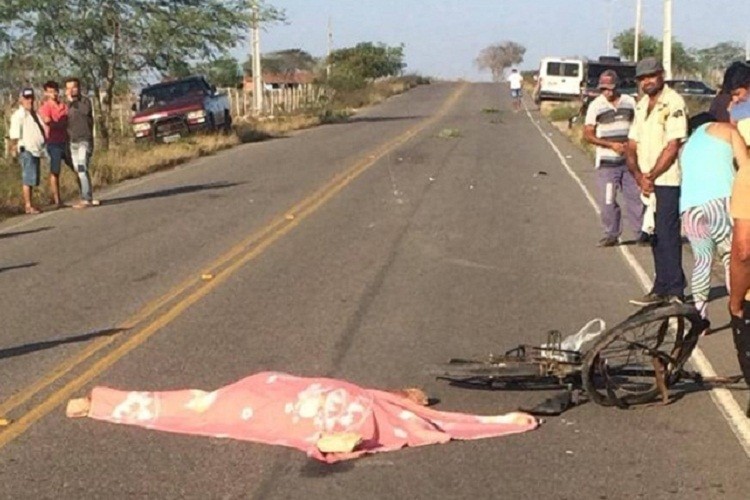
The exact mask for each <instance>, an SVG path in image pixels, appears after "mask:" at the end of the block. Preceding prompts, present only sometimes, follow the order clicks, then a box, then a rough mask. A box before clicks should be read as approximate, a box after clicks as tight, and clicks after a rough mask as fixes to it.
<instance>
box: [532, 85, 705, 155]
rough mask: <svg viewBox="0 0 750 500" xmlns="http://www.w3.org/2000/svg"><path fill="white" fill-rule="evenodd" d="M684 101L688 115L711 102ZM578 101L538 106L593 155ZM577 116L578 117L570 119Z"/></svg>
mask: <svg viewBox="0 0 750 500" xmlns="http://www.w3.org/2000/svg"><path fill="white" fill-rule="evenodd" d="M685 102H686V104H687V106H688V111H689V114H690V116H694V115H696V114H698V113H701V112H703V111H707V110H708V107H709V106H710V104H711V100H710V99H705V98H691V97H687V98H686V99H685ZM579 109H580V103H579V102H578V101H575V102H574V103H570V102H550V101H544V102H542V103H541V106H540V107H539V112H540V113H541V114H542V116H544V117H545V118H547V119H548V120H549V121H550V122H552V124H553V125H555V127H556V128H557V129H559V130H560V131H561V132H562V133H563V134H565V135H566V136H567V137H568V138H569V139H570V141H571V142H573V144H575V145H577V146H578V147H580V148H581V149H583V150H584V151H586V152H587V153H588V154H589V155H590V156H591V157H592V158H593V157H594V147H593V146H592V145H591V144H589V143H588V142H586V141H585V140H584V139H583V117H582V116H580V115H579V113H578V110H579ZM576 116H578V119H576V120H572V118H575V117H576Z"/></svg>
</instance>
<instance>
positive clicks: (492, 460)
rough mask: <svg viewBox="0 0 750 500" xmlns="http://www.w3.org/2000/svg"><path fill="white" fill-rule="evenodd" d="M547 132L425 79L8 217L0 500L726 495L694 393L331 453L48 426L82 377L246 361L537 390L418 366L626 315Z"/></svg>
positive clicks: (226, 368) (612, 260)
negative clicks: (504, 428)
mask: <svg viewBox="0 0 750 500" xmlns="http://www.w3.org/2000/svg"><path fill="white" fill-rule="evenodd" d="M491 108H499V109H500V112H499V113H488V112H483V110H484V111H487V110H489V109H491ZM441 132H443V133H441ZM446 132H449V133H446ZM547 133H550V134H551V133H552V132H549V131H548V130H547V129H546V128H543V129H542V132H541V133H540V131H539V130H538V128H537V126H536V125H535V124H534V123H533V122H532V120H530V119H529V117H528V116H527V115H526V114H524V113H513V112H512V111H510V103H509V100H508V99H507V97H506V96H505V94H504V93H501V90H500V88H499V87H498V86H495V85H490V84H448V83H445V84H434V85H430V86H423V87H419V88H417V89H415V90H413V91H411V92H409V93H407V94H404V95H402V96H399V97H396V98H393V99H390V100H389V101H387V102H386V103H384V104H382V105H381V106H378V107H376V108H372V109H370V110H368V111H366V112H364V113H362V114H361V115H360V116H358V118H357V119H355V120H354V121H353V122H352V123H346V124H339V125H331V126H324V127H319V128H317V129H313V130H309V131H305V132H301V133H297V134H293V135H292V136H290V137H288V138H284V139H278V140H273V141H269V142H265V143H260V144H251V145H245V146H241V147H238V148H235V149H233V150H230V151H227V152H224V153H221V154H218V155H216V156H213V157H208V158H203V159H201V160H198V161H196V162H193V163H191V164H188V165H186V166H184V167H181V168H179V169H175V170H173V171H169V172H164V173H160V174H157V175H155V176H151V177H148V178H145V179H142V180H139V181H135V182H132V183H128V184H125V185H123V186H121V187H118V188H116V189H115V190H113V191H110V192H109V193H108V194H107V195H106V196H105V200H106V201H108V202H107V203H105V204H104V205H103V206H102V207H101V208H98V209H95V210H89V211H85V212H74V211H60V212H56V213H51V214H49V215H45V216H42V217H40V218H36V219H27V220H23V221H22V222H21V224H23V225H21V226H17V224H18V222H17V221H13V222H11V223H10V224H6V225H5V226H3V227H2V228H0V231H3V232H2V233H0V248H2V250H1V251H0V254H1V255H2V259H3V262H2V265H1V266H0V268H3V270H2V272H0V282H2V285H1V286H0V308H1V309H0V317H2V323H0V377H1V378H0V398H2V400H0V409H2V410H3V411H2V413H5V414H7V416H9V417H12V418H13V419H15V420H16V423H15V424H13V425H12V426H10V427H8V428H7V429H5V430H1V431H0V496H2V497H3V498H99V497H105V496H106V497H111V498H125V497H150V498H264V499H265V498H331V497H333V498H355V497H358V498H383V497H394V498H467V497H476V498H522V497H544V498H611V499H615V498H631V497H639V496H642V497H649V498H713V497H716V496H719V495H723V497H725V498H744V490H745V486H746V485H747V484H748V480H749V479H750V473H748V471H747V457H746V455H745V453H744V451H743V448H742V446H741V445H740V443H739V442H738V440H737V437H736V436H735V434H733V433H732V431H731V430H730V428H729V426H728V425H727V423H726V421H725V419H724V417H723V416H722V415H721V413H720V412H719V411H718V410H717V408H716V406H715V405H714V403H713V402H712V400H711V398H710V397H709V395H708V394H707V393H705V392H697V393H693V394H690V395H688V396H686V397H685V398H683V399H682V400H680V401H679V402H678V403H677V404H674V405H671V406H669V407H666V408H640V409H635V410H630V411H618V410H614V409H605V408H601V407H596V406H594V405H584V406H582V407H580V408H577V409H575V410H573V411H571V412H569V413H567V414H566V415H564V417H563V418H553V419H549V420H548V421H547V422H546V423H545V424H544V425H543V426H542V427H541V428H540V429H539V430H537V431H534V432H531V433H527V434H523V435H518V436H512V437H507V438H499V439H490V440H480V441H476V442H465V443H449V444H447V445H440V446H433V447H427V448H422V449H413V450H403V451H399V452H394V453H388V454H383V455H378V456H374V457H368V458H364V459H361V460H357V461H353V462H350V463H344V464H341V465H337V466H333V467H331V466H323V465H320V464H316V463H312V462H310V461H309V460H308V459H307V458H306V457H305V456H304V455H303V454H301V453H299V452H296V451H293V450H288V449H284V448H274V447H270V446H264V445H257V444H252V443H244V442H235V441H228V440H221V439H209V438H199V437H188V436H179V435H171V434H166V433H157V432H150V431H147V430H143V429H136V428H129V427H125V426H115V425H107V424H103V423H100V422H95V421H90V420H85V419H84V420H68V419H66V418H65V416H64V412H63V408H64V402H65V401H66V400H67V398H68V397H70V396H80V395H83V394H85V392H86V391H87V390H88V389H90V388H91V387H92V386H93V385H95V384H103V385H109V386H113V387H118V388H125V389H138V390H161V389H176V388H187V387H190V388H201V389H213V388H216V387H219V386H222V385H225V384H227V383H230V382H232V381H235V380H237V379H239V378H241V377H243V376H245V375H248V374H250V373H254V372H257V371H260V370H266V369H273V370H280V371H286V372H291V373H295V374H300V375H327V376H334V377H339V378H344V379H347V380H351V381H353V382H356V383H360V384H362V385H369V386H375V387H400V386H415V385H416V386H423V387H425V388H426V389H427V390H428V392H430V394H431V395H434V396H435V397H437V398H439V399H440V401H441V402H440V405H439V407H440V408H443V409H449V410H463V411H471V412H477V413H483V414H494V413H498V412H505V411H511V410H514V409H515V408H517V407H518V406H519V405H521V404H528V403H532V402H535V401H537V400H539V398H540V394H528V393H497V392H485V391H467V390H461V389H457V388H452V387H449V386H447V385H445V384H443V383H440V382H437V381H435V380H433V379H432V378H431V377H430V376H429V375H428V374H427V371H426V370H425V367H426V366H427V365H429V364H430V363H434V362H439V361H444V360H445V359H447V358H449V357H451V356H469V355H473V354H486V353H487V352H489V351H499V350H503V349H505V348H508V347H512V346H513V345H515V344H518V343H521V342H526V343H538V342H539V341H540V340H541V339H542V337H543V335H544V332H546V331H547V330H549V329H553V328H555V329H560V330H562V331H564V332H574V331H575V330H577V328H579V327H580V326H582V325H583V324H584V323H585V322H586V321H588V320H589V319H591V318H593V317H602V318H604V319H605V320H606V321H607V322H608V323H610V324H613V323H614V322H616V321H618V320H620V319H622V318H624V317H625V316H626V315H628V314H629V313H631V312H632V308H631V307H630V306H629V305H627V299H628V298H630V297H631V296H632V295H634V294H638V293H639V292H640V291H641V289H640V288H639V287H640V283H639V282H638V279H637V276H636V275H635V274H634V273H633V272H632V269H631V268H630V267H629V266H628V264H627V263H626V262H625V261H624V260H623V259H622V258H621V256H620V255H619V254H618V253H617V251H616V250H612V251H610V250H611V249H607V250H604V249H597V248H595V247H594V246H593V242H595V241H596V239H597V236H598V232H599V228H598V221H597V218H596V214H595V213H594V211H593V210H592V208H591V206H590V205H589V203H588V201H587V200H586V198H585V197H584V195H583V194H582V192H581V190H580V186H579V185H577V184H576V182H574V180H573V179H572V178H571V177H570V175H569V174H568V173H567V172H566V170H565V169H564V168H563V166H562V165H561V162H560V158H559V157H558V155H557V154H556V153H555V152H554V151H553V150H552V149H551V148H550V145H549V144H548V143H547V141H546V140H545V134H547ZM568 156H570V157H571V158H570V159H568V161H569V162H570V163H572V164H574V166H576V167H577V168H578V167H580V168H581V169H585V168H586V160H585V158H584V157H583V156H582V155H580V154H578V153H575V152H570V154H568ZM540 171H543V172H546V173H547V175H535V174H536V173H537V172H540ZM14 225H15V226H14ZM634 251H635V253H636V255H635V257H636V258H637V259H640V260H643V261H644V262H645V261H647V259H648V254H647V252H645V251H643V252H641V251H640V250H638V249H636V250H634ZM23 266H29V267H23ZM206 273H210V274H212V275H213V279H209V280H204V279H202V277H201V275H202V274H206ZM724 340H725V341H729V338H728V337H725V338H724Z"/></svg>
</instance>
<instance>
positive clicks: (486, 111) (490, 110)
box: [482, 108, 500, 113]
mask: <svg viewBox="0 0 750 500" xmlns="http://www.w3.org/2000/svg"><path fill="white" fill-rule="evenodd" d="M499 112H500V110H499V109H497V108H483V109H482V113H499Z"/></svg>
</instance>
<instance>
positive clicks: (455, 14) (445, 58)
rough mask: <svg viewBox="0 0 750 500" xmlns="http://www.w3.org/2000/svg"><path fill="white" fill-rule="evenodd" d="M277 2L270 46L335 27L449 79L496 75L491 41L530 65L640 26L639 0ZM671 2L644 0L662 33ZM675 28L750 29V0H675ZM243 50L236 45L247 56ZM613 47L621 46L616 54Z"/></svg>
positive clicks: (339, 42)
mask: <svg viewBox="0 0 750 500" xmlns="http://www.w3.org/2000/svg"><path fill="white" fill-rule="evenodd" d="M611 2H612V15H611V17H610V16H609V14H608V12H609V5H610V0H269V3H271V4H272V5H274V6H276V7H281V8H284V9H286V12H287V17H288V20H289V24H288V25H276V26H270V27H269V28H268V29H267V32H266V33H264V34H263V37H262V40H261V50H262V51H263V52H269V51H273V50H281V49H288V48H301V49H303V50H306V51H308V52H310V53H311V54H313V55H315V56H322V55H325V52H326V44H327V38H326V26H327V23H328V18H329V16H330V18H331V21H332V24H333V43H334V48H340V47H347V46H352V45H355V44H356V43H358V42H365V41H372V42H384V43H387V44H389V45H396V44H399V43H402V42H403V43H404V44H405V54H406V63H407V64H408V67H407V70H408V71H416V72H419V73H422V74H424V75H428V76H437V77H442V78H466V79H469V80H489V75H488V74H486V73H480V72H479V71H478V70H477V69H476V67H475V66H474V59H475V58H476V56H477V54H478V53H479V51H480V50H481V49H482V48H484V47H486V46H487V45H490V44H493V43H497V42H500V41H502V40H506V39H508V40H513V41H516V42H519V43H521V44H522V45H524V46H525V47H526V48H527V52H526V57H525V60H524V62H523V64H521V68H523V69H532V68H536V67H537V66H538V63H539V59H540V58H541V57H544V56H572V55H580V56H589V57H598V56H600V55H604V54H605V53H606V48H607V47H606V40H607V26H608V24H609V20H610V19H611V23H612V33H613V34H615V33H617V32H619V31H622V30H623V29H627V28H629V27H632V26H633V25H634V24H635V4H636V0H611ZM662 4H663V2H662V0H643V5H644V12H643V28H644V30H645V31H646V32H648V33H649V34H652V35H655V36H657V37H659V38H661V30H662V19H663V14H662ZM673 4H674V26H673V30H674V36H675V38H676V39H678V40H680V41H682V42H683V43H685V44H686V45H688V46H693V47H706V46H710V45H713V44H715V43H717V42H720V41H728V40H734V41H738V42H742V43H743V44H744V43H745V41H746V40H747V38H748V36H750V0H673ZM243 52H244V49H237V50H235V51H233V53H234V54H235V55H237V56H239V57H240V58H241V59H242V60H244V59H245V57H246V56H245V55H244V53H243ZM613 53H614V52H613Z"/></svg>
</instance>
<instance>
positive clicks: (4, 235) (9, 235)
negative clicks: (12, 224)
mask: <svg viewBox="0 0 750 500" xmlns="http://www.w3.org/2000/svg"><path fill="white" fill-rule="evenodd" d="M50 229H52V226H44V227H39V228H36V229H29V230H27V231H11V232H9V233H0V240H4V239H5V238H13V237H14V236H22V235H24V234H34V233H41V232H42V231H49V230H50Z"/></svg>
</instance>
